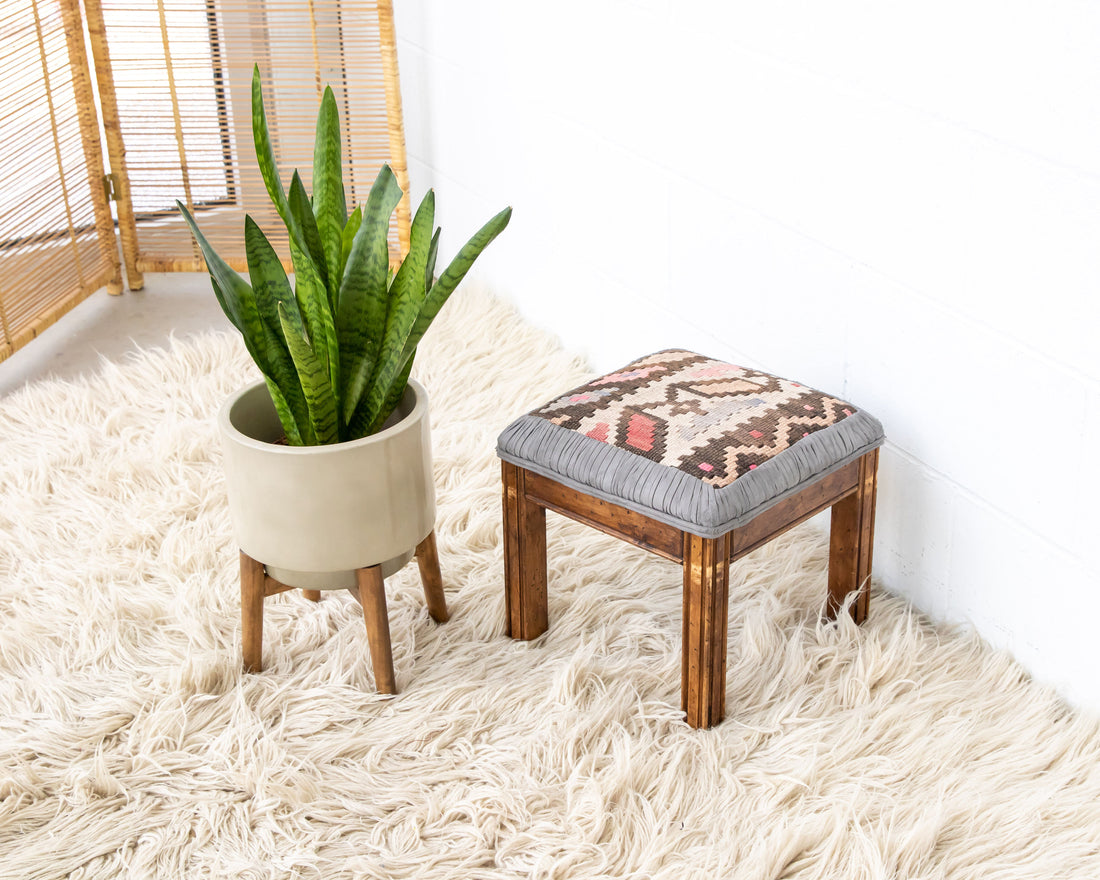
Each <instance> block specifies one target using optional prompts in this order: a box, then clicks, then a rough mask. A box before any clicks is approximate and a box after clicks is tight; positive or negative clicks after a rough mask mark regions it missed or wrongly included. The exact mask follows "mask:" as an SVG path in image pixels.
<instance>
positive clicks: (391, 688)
mask: <svg viewBox="0 0 1100 880" xmlns="http://www.w3.org/2000/svg"><path fill="white" fill-rule="evenodd" d="M355 578H356V580H357V581H358V583H359V604H361V605H362V606H363V620H364V622H365V623H366V625H367V644H368V645H369V646H370V662H371V668H372V669H373V670H374V683H375V685H376V687H377V688H378V692H379V693H380V694H396V693H397V680H396V678H395V677H394V674H393V651H392V649H391V648H390V617H389V613H388V612H387V610H386V582H385V580H383V578H382V568H381V566H378V565H372V566H370V567H369V568H360V569H358V570H356V572H355Z"/></svg>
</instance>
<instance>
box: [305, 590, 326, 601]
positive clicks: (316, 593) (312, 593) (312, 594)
mask: <svg viewBox="0 0 1100 880" xmlns="http://www.w3.org/2000/svg"><path fill="white" fill-rule="evenodd" d="M302 595H303V596H305V597H306V598H307V599H309V601H310V602H320V601H321V591H320V590H302Z"/></svg>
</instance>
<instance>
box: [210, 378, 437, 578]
mask: <svg viewBox="0 0 1100 880" xmlns="http://www.w3.org/2000/svg"><path fill="white" fill-rule="evenodd" d="M218 427H219V430H220V432H221V438H222V447H223V450H224V453H225V475H226V488H227V490H228V494H229V510H230V514H231V516H232V519H233V528H234V531H235V533H236V537H237V543H238V545H239V546H240V548H241V550H243V551H244V552H245V553H247V554H248V555H249V556H251V557H252V558H253V559H256V560H259V561H260V562H262V563H263V564H264V566H265V567H266V568H267V573H268V574H269V575H270V576H271V577H272V578H274V579H275V580H278V581H281V582H282V583H284V584H286V585H288V586H292V587H299V588H301V589H306V590H335V589H343V588H346V587H352V588H354V587H355V585H356V575H355V570H356V569H358V568H365V567H366V566H371V565H381V567H382V575H383V577H388V576H389V575H391V574H393V573H394V572H396V571H397V570H398V569H400V568H401V567H402V566H404V565H405V563H406V562H408V561H409V560H410V559H411V558H412V556H413V552H414V550H415V549H416V546H417V544H419V543H420V542H421V541H423V540H424V539H425V538H426V537H427V536H428V534H429V533H430V532H431V531H432V529H433V528H434V527H435V485H434V483H433V481H432V463H431V436H430V432H429V423H428V397H427V393H426V392H425V391H424V388H423V387H422V386H421V385H420V384H418V383H417V382H415V381H412V380H410V381H409V386H408V388H407V389H406V391H405V396H404V397H403V398H402V400H401V403H400V404H399V405H398V407H397V409H396V410H395V411H394V414H393V415H392V416H391V417H390V419H389V420H388V421H387V423H386V426H385V427H384V428H383V430H382V431H380V432H378V433H377V434H373V435H371V436H370V437H364V438H362V439H360V440H351V441H348V442H346V443H337V444H333V445H329V446H283V445H279V444H278V441H279V439H280V438H282V437H283V435H284V432H283V429H282V426H281V425H280V423H279V418H278V415H277V414H276V412H275V406H274V404H273V403H272V402H271V395H270V394H269V393H268V390H267V386H266V384H265V383H264V382H262V381H260V382H257V383H256V384H254V385H250V386H249V387H247V388H245V389H243V390H242V391H240V392H239V393H237V394H236V395H234V396H233V397H231V398H230V399H229V400H228V401H227V402H226V404H225V405H224V406H223V407H222V410H221V412H220V413H219V415H218Z"/></svg>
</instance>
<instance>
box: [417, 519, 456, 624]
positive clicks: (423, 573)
mask: <svg viewBox="0 0 1100 880" xmlns="http://www.w3.org/2000/svg"><path fill="white" fill-rule="evenodd" d="M416 565H417V567H418V568H419V569H420V583H421V584H423V586H424V598H425V599H426V600H427V602H428V613H429V614H430V615H431V616H432V620H434V621H435V622H436V623H446V622H447V621H448V620H450V619H451V615H450V614H449V613H448V612H447V597H446V596H444V595H443V575H442V574H440V572H439V553H438V552H437V551H436V547H435V532H432V533H431V534H429V535H428V537H426V538H425V539H424V540H423V541H421V542H420V543H419V544H417V545H416Z"/></svg>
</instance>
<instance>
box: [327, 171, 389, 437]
mask: <svg viewBox="0 0 1100 880" xmlns="http://www.w3.org/2000/svg"><path fill="white" fill-rule="evenodd" d="M400 200H401V187H400V186H398V184H397V179H396V178H395V177H394V175H393V172H392V171H390V168H389V166H388V165H383V166H382V170H381V171H380V172H379V173H378V177H377V178H376V179H375V181H374V186H372V187H371V191H370V194H369V195H368V196H367V204H366V208H365V210H364V211H363V221H362V223H360V225H359V229H358V231H357V232H356V233H355V238H354V239H353V240H352V244H351V251H350V252H349V253H348V262H347V266H346V267H345V268H344V277H343V280H342V282H341V284H340V296H339V299H338V301H337V311H336V335H337V338H338V340H339V344H340V366H341V371H342V375H341V386H340V387H341V389H342V391H343V401H342V410H343V412H342V415H343V418H344V421H345V422H350V421H351V417H352V414H353V413H354V412H355V409H356V407H357V406H358V405H359V400H360V398H361V397H362V395H363V391H364V388H365V387H366V384H367V379H369V378H370V375H371V373H372V372H373V371H374V365H375V360H376V359H377V357H378V350H379V349H380V348H381V345H382V335H383V333H384V332H385V327H386V273H387V271H388V270H389V263H390V260H389V245H388V237H389V222H390V214H392V213H393V209H394V208H396V207H397V203H398V202H399V201H400Z"/></svg>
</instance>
